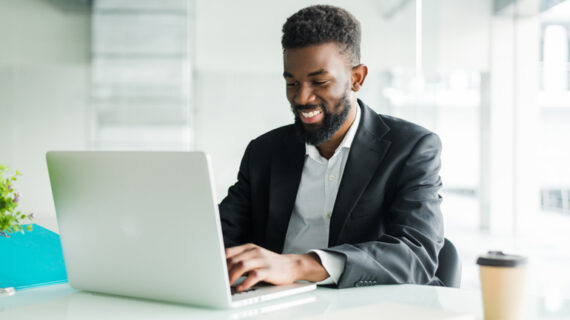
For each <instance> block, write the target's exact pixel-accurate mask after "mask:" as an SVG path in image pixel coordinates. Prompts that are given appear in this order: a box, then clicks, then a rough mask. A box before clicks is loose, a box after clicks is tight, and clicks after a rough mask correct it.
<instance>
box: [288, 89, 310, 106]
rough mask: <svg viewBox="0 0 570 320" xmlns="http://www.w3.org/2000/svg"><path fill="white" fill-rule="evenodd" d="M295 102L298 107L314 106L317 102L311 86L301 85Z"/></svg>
mask: <svg viewBox="0 0 570 320" xmlns="http://www.w3.org/2000/svg"><path fill="white" fill-rule="evenodd" d="M293 101H294V102H295V104H297V105H308V104H314V102H315V95H314V93H313V90H312V89H311V87H310V86H307V85H300V86H299V89H298V90H297V92H296V94H295V97H294V98H293Z"/></svg>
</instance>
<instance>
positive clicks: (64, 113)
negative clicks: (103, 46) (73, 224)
mask: <svg viewBox="0 0 570 320" xmlns="http://www.w3.org/2000/svg"><path fill="white" fill-rule="evenodd" d="M54 3H55V2H53V1H42V0H3V1H0V162H1V163H3V164H6V165H9V166H11V167H13V168H14V169H18V170H20V171H21V172H22V173H23V175H22V177H20V179H19V183H18V184H17V188H18V189H17V190H18V191H20V192H21V193H22V200H21V205H20V209H22V210H24V211H27V212H34V213H36V215H37V222H38V223H41V224H45V225H47V226H48V227H51V228H55V226H54V222H55V221H54V219H53V211H54V209H53V201H52V199H51V191H50V186H49V179H48V176H47V169H46V166H45V152H46V151H47V150H50V149H83V148H85V146H86V133H87V128H86V123H87V122H86V120H87V117H86V113H87V79H88V71H89V65H88V55H87V53H88V45H89V25H90V22H89V21H90V16H89V14H88V13H87V12H81V11H79V12H78V11H74V12H66V11H63V10H62V8H61V7H59V6H56V5H54Z"/></svg>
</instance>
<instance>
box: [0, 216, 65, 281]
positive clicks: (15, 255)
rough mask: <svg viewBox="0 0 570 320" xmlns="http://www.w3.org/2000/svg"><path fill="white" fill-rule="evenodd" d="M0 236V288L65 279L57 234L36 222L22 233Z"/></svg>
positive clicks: (61, 252)
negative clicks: (30, 229) (29, 229)
mask: <svg viewBox="0 0 570 320" xmlns="http://www.w3.org/2000/svg"><path fill="white" fill-rule="evenodd" d="M9 235H10V238H4V237H0V288H6V287H14V288H16V289H23V288H29V287H36V286H43V285H48V284H56V283H63V282H67V272H66V270H65V263H64V261H63V251H62V249H61V241H60V239H59V235H58V234H57V233H55V232H52V231H50V230H48V229H46V228H43V227H41V226H39V225H37V224H33V230H32V231H27V232H26V233H25V234H22V233H20V232H14V233H11V234H9Z"/></svg>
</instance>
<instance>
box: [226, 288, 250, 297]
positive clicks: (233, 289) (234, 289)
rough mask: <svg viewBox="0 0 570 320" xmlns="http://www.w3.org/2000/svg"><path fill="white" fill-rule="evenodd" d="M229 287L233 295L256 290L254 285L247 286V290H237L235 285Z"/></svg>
mask: <svg viewBox="0 0 570 320" xmlns="http://www.w3.org/2000/svg"><path fill="white" fill-rule="evenodd" d="M230 289H231V291H232V296H235V295H238V294H242V293H247V292H253V291H255V290H257V288H256V287H252V288H249V289H247V290H245V291H242V292H238V291H237V289H236V288H235V287H231V288H230Z"/></svg>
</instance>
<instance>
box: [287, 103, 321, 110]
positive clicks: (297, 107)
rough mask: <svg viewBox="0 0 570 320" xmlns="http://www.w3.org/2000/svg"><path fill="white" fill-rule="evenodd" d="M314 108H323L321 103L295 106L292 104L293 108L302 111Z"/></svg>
mask: <svg viewBox="0 0 570 320" xmlns="http://www.w3.org/2000/svg"><path fill="white" fill-rule="evenodd" d="M315 108H320V109H324V108H323V107H322V106H321V105H318V104H304V105H303V104H297V105H295V106H293V109H295V110H297V111H303V110H311V109H315Z"/></svg>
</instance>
